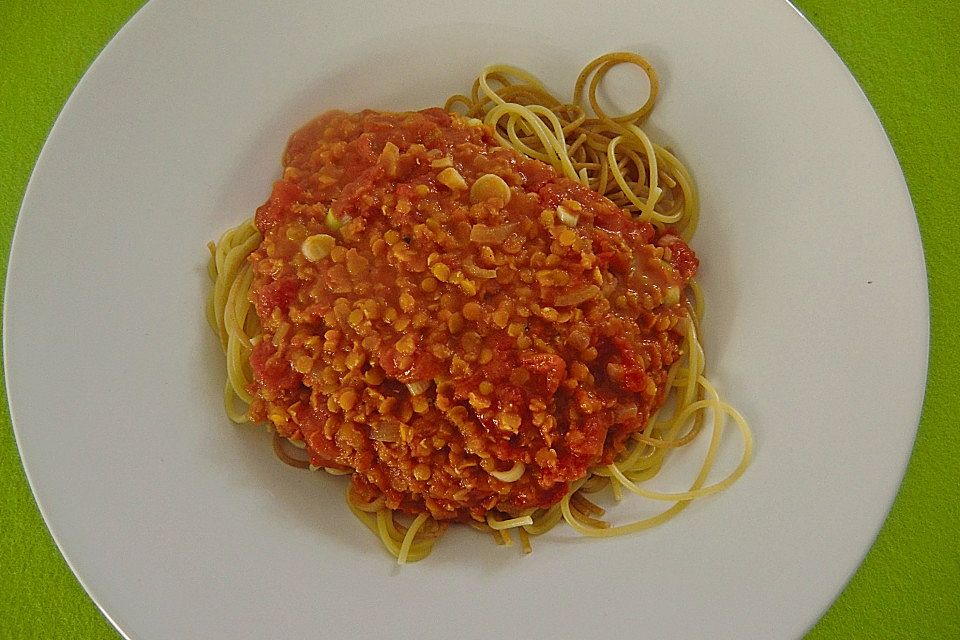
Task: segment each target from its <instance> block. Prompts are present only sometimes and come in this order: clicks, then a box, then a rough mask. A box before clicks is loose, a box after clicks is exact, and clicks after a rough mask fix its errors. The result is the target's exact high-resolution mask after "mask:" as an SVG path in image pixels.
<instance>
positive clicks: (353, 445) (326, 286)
mask: <svg viewBox="0 0 960 640" xmlns="http://www.w3.org/2000/svg"><path fill="white" fill-rule="evenodd" d="M619 64H631V65H634V66H636V67H638V68H639V69H641V70H642V71H643V72H644V73H646V74H647V77H648V81H649V86H650V94H649V97H648V98H647V100H646V101H645V102H644V104H643V105H641V106H640V107H639V108H638V109H636V110H635V111H634V112H632V113H629V114H626V115H624V116H611V115H609V114H607V113H606V112H604V111H603V109H602V107H601V105H600V103H599V100H598V98H597V93H598V90H599V87H600V86H601V85H602V82H603V79H604V77H605V76H606V74H607V73H608V72H609V71H610V69H612V68H613V67H614V66H616V65H619ZM658 90H659V82H658V79H657V76H656V73H655V71H654V70H653V68H652V67H651V66H650V65H649V64H648V63H647V62H646V61H645V60H644V59H643V58H641V57H639V56H636V55H634V54H630V53H614V54H607V55H605V56H601V57H599V58H597V59H596V60H594V61H592V62H591V63H590V64H589V65H587V67H586V68H584V70H583V71H582V72H581V74H580V76H579V78H578V79H577V82H576V84H575V87H574V99H573V101H572V102H571V103H563V102H561V101H560V100H558V99H557V98H556V97H554V96H553V95H552V94H550V93H549V92H548V91H547V89H546V88H545V87H544V86H543V85H542V83H541V82H540V81H539V80H537V79H536V78H535V77H534V76H532V75H530V74H528V73H527V72H525V71H523V70H521V69H517V68H515V67H509V66H506V65H496V66H492V67H488V68H486V69H485V70H484V71H483V73H482V74H481V75H480V76H479V77H478V78H477V79H476V81H475V82H474V85H473V88H472V90H471V92H470V94H469V95H454V96H452V97H451V98H450V99H449V100H448V101H447V103H446V105H445V107H444V111H443V112H441V111H440V110H427V111H424V112H420V113H416V114H377V113H375V112H364V113H363V114H357V115H349V114H342V113H339V112H331V113H329V114H325V115H324V116H321V117H320V118H318V119H317V120H315V121H313V122H312V123H309V124H308V125H306V126H305V127H304V128H303V129H301V130H300V131H298V132H297V133H295V134H294V136H293V137H292V138H291V140H290V143H289V145H288V149H287V152H286V154H285V160H284V164H285V167H286V168H285V170H284V179H283V180H282V181H280V182H278V183H277V184H276V185H275V187H274V192H273V194H272V196H271V198H270V200H268V201H267V203H266V204H264V206H263V207H261V208H260V209H258V211H257V215H256V217H255V219H251V220H248V221H246V222H244V223H242V224H241V225H239V226H237V227H236V228H233V229H230V230H229V231H227V232H226V233H225V234H224V235H223V236H222V237H221V238H220V241H219V242H217V243H216V244H213V243H211V244H210V250H211V254H212V256H211V260H210V276H211V278H212V279H213V281H214V288H213V291H212V293H211V296H210V301H209V304H208V309H207V314H208V319H209V322H210V324H211V326H212V327H213V328H214V330H215V331H216V332H217V334H218V335H219V338H220V342H221V346H222V348H223V350H224V353H225V354H226V359H227V382H226V386H225V391H224V403H225V407H226V412H227V415H228V416H229V417H230V419H231V420H233V421H234V422H237V423H242V422H249V421H253V422H267V423H268V424H269V425H270V426H271V428H272V429H273V430H274V432H275V442H274V447H275V451H276V453H277V455H278V457H280V458H281V460H283V461H284V462H286V463H287V464H292V465H294V466H298V467H310V468H313V469H321V468H322V469H325V470H326V471H328V472H331V473H334V474H350V475H351V477H352V481H351V483H350V486H349V489H348V495H347V502H348V504H349V505H350V508H351V510H352V511H353V513H354V515H356V517H357V518H358V519H359V520H360V521H361V522H363V523H364V524H365V525H366V526H367V528H368V529H370V530H371V532H373V533H374V534H375V535H377V536H378V537H379V538H380V539H381V540H382V542H383V544H384V547H385V548H386V549H387V550H388V551H389V552H390V553H391V554H392V555H394V556H395V557H396V558H397V559H398V562H400V563H404V562H412V561H417V560H420V559H422V558H423V557H425V556H426V555H428V554H429V553H430V551H431V549H432V547H433V544H434V543H435V541H436V540H437V539H438V538H439V537H440V536H441V534H442V533H443V531H444V530H445V528H446V527H447V526H448V524H449V523H450V522H455V521H461V522H468V523H470V524H471V525H472V526H474V527H475V528H478V529H481V530H485V531H488V532H490V533H491V534H492V535H493V536H494V540H495V541H496V542H497V543H498V544H505V545H511V544H512V542H513V540H512V537H511V535H510V532H511V531H517V532H518V535H519V538H520V542H521V545H522V548H523V550H524V551H529V550H530V536H536V535H541V534H543V533H545V532H546V531H549V530H550V529H551V528H552V527H554V526H555V525H556V524H558V523H559V522H560V521H561V520H565V521H566V522H567V523H568V524H569V525H570V526H571V527H572V528H574V529H575V530H576V531H578V532H579V533H581V534H583V535H587V536H593V537H607V536H613V535H620V534H625V533H630V532H634V531H638V530H641V529H645V528H648V527H652V526H655V525H657V524H660V523H663V522H665V521H667V520H669V519H670V518H672V517H674V516H675V515H676V514H677V513H679V512H680V511H682V510H683V509H684V508H686V507H687V506H688V505H689V504H690V502H691V501H692V500H694V499H697V498H700V497H705V496H708V495H712V494H714V493H717V492H718V491H721V490H723V489H724V488H726V487H728V486H729V485H730V484H732V483H733V482H735V481H736V480H737V478H739V477H740V476H741V475H742V474H743V472H744V471H745V470H746V467H747V465H748V464H749V461H750V458H751V455H752V438H751V433H750V430H749V427H748V425H747V423H746V421H745V420H744V419H743V417H742V416H740V414H739V413H738V412H737V411H736V410H735V409H733V408H732V407H731V406H730V405H728V404H727V403H725V402H723V401H722V400H721V399H720V397H719V395H718V393H717V391H716V390H715V389H714V387H713V385H712V384H711V383H710V382H709V380H708V379H707V378H706V377H705V375H704V356H703V350H702V347H701V343H700V339H699V335H700V331H699V329H700V321H701V318H702V312H703V311H702V310H703V298H702V294H701V292H700V289H699V287H698V286H697V284H696V282H695V281H694V280H693V275H694V273H695V271H696V266H697V261H696V258H695V257H694V256H693V253H692V252H691V251H690V250H689V248H687V246H686V241H688V240H689V239H690V238H691V237H692V236H693V234H694V231H695V230H696V225H697V209H698V201H697V195H696V190H695V188H694V186H693V182H692V180H691V179H690V175H689V173H688V172H687V170H686V168H685V167H684V166H683V165H682V164H681V163H680V161H679V160H678V159H677V158H676V157H675V156H674V155H673V154H672V153H670V152H669V151H668V150H667V149H665V148H663V147H660V146H658V145H656V144H654V143H653V142H651V141H650V139H649V138H648V137H647V135H646V134H645V133H644V132H643V130H642V129H641V128H640V126H639V125H640V124H642V122H643V121H644V120H645V119H646V117H647V116H648V115H649V113H650V111H651V110H652V108H653V105H654V102H655V100H656V96H657V92H658ZM584 96H586V99H585V101H584ZM588 106H589V109H590V114H589V115H588V112H587V109H588ZM448 114H450V115H448ZM480 121H482V123H483V124H482V125H481V122H480ZM351 172H352V173H351ZM597 194H600V196H603V197H602V198H601V197H600V196H598V195H597ZM374 210H376V213H371V211H374ZM623 211H626V212H628V214H630V217H627V216H625V215H624V214H623V213H622V212H623ZM684 292H685V295H684ZM431 305H432V306H431ZM428 310H429V311H430V313H428ZM243 405H246V407H248V408H247V409H241V408H240V406H243ZM727 417H729V418H732V420H733V421H734V423H735V425H736V426H737V428H738V430H739V433H740V435H741V437H742V438H743V441H744V444H743V452H742V455H741V460H740V462H739V464H738V465H737V466H736V467H735V469H734V470H733V471H731V472H730V473H729V474H728V475H727V476H726V477H725V478H724V479H722V480H720V481H717V482H713V483H708V476H709V474H710V472H711V471H712V469H713V466H714V463H715V460H716V457H717V451H718V447H719V444H720V441H721V438H722V435H723V433H724V430H725V421H726V418H727ZM708 422H709V424H710V432H711V435H710V442H709V445H708V447H707V452H706V455H705V458H704V460H703V463H702V465H701V468H700V471H699V472H698V474H697V475H696V477H695V478H694V479H693V481H692V483H691V484H690V486H689V488H688V489H687V490H685V491H679V492H673V493H665V492H658V491H651V490H649V489H646V488H644V487H643V486H642V484H643V483H644V482H645V481H647V480H649V479H650V478H652V477H654V476H656V475H657V474H658V473H659V471H660V469H661V468H662V466H663V465H664V463H665V461H666V458H667V456H668V455H669V453H670V452H671V451H673V450H675V449H677V448H679V447H683V446H686V445H688V444H690V443H691V442H693V441H694V440H695V439H696V438H697V436H698V435H699V434H700V432H701V431H702V430H703V429H704V427H705V426H706V424H707V423H708ZM289 443H292V445H293V446H295V447H297V448H299V449H302V450H304V452H305V455H306V456H307V457H304V456H302V455H295V454H297V453H298V452H297V451H294V450H287V449H285V447H286V446H288V444H289ZM607 488H609V489H610V490H611V491H612V494H613V496H614V498H615V499H616V500H619V499H620V497H621V496H622V494H623V492H624V491H626V492H629V493H635V494H637V495H639V496H641V497H644V498H647V499H649V500H655V501H664V502H672V503H674V504H673V505H672V506H670V507H669V508H668V509H666V510H665V511H663V512H661V513H659V514H658V515H656V516H653V517H650V518H646V519H644V520H640V521H638V522H633V523H630V524H624V525H617V526H612V525H610V524H609V523H608V522H607V521H605V520H603V519H602V518H603V517H604V515H605V512H604V510H603V509H602V508H601V507H599V506H598V505H596V504H595V503H594V502H592V501H591V500H589V499H588V498H587V495H590V494H594V493H597V492H599V491H602V490H605V489H607ZM404 522H407V523H408V524H404Z"/></svg>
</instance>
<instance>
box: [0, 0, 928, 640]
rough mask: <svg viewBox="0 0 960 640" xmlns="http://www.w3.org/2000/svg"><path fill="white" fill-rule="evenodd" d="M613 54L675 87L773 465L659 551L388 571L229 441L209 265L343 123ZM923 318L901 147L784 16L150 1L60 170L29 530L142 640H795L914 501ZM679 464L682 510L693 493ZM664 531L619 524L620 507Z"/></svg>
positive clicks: (22, 346) (36, 293)
mask: <svg viewBox="0 0 960 640" xmlns="http://www.w3.org/2000/svg"><path fill="white" fill-rule="evenodd" d="M620 49H628V50H634V51H637V52H640V53H642V54H643V55H645V56H647V57H648V58H649V59H650V60H651V61H652V62H653V64H654V65H655V66H656V68H657V70H658V71H659V72H660V76H661V80H662V94H661V100H660V101H659V103H658V105H657V108H656V110H655V111H654V115H653V117H652V120H651V121H650V123H649V127H648V129H649V132H650V133H651V135H652V137H653V138H654V139H656V140H659V141H661V142H663V143H666V144H669V145H670V146H671V147H672V148H673V149H674V150H675V151H676V152H677V153H678V154H679V155H680V156H681V157H682V158H683V159H684V160H685V162H686V163H687V164H688V166H689V167H690V168H691V171H692V172H693V175H694V177H695V178H696V180H697V182H698V185H699V188H700V191H701V194H702V197H703V211H702V217H703V222H702V225H701V228H700V231H699V233H698V234H697V236H696V237H695V238H694V241H693V245H694V247H695V249H696V250H697V251H698V252H699V255H700V258H701V260H702V265H703V266H702V272H701V283H702V285H703V288H704V291H705V292H706V296H707V305H708V306H707V317H706V331H705V344H706V347H707V349H708V366H709V370H710V374H711V377H712V378H713V379H714V380H715V382H716V383H717V384H718V385H719V387H720V389H721V390H722V392H723V393H724V395H725V396H726V398H727V399H728V400H730V401H731V402H732V403H733V404H734V405H735V406H737V407H739V408H740V409H741V411H742V412H743V413H744V414H745V415H746V416H747V417H748V418H749V419H750V421H751V423H752V425H753V427H754V429H755V431H756V438H757V445H758V446H757V451H756V458H755V462H754V464H753V465H752V467H751V468H750V469H749V470H748V472H747V474H746V475H745V476H744V477H743V478H742V479H741V480H740V481H739V482H738V483H737V484H736V485H734V486H733V487H732V488H731V489H730V490H728V491H726V492H724V493H722V494H719V495H717V496H714V497H711V498H709V499H706V500H702V501H698V502H696V503H694V504H693V505H692V506H691V508H689V509H688V510H687V511H686V512H684V513H683V514H682V515H681V516H680V517H678V518H676V519H675V520H673V521H671V522H670V523H668V524H667V525H665V526H662V527H659V528H656V529H654V530H651V531H647V532H643V533H640V534H637V535H633V536H628V537H622V538H617V539H612V540H603V541H595V540H584V539H580V538H577V537H576V536H574V535H572V534H571V533H570V532H569V531H568V530H566V529H564V528H558V529H556V530H554V531H553V532H551V533H550V534H549V535H547V536H544V537H543V538H538V539H537V540H536V541H535V549H534V553H533V554H532V555H530V556H526V557H523V556H521V555H520V553H519V551H518V550H517V548H516V547H514V548H512V549H504V548H500V547H497V546H495V545H493V544H492V542H491V541H490V538H489V537H488V536H480V535H477V534H476V533H475V532H473V531H472V530H468V529H467V530H457V531H454V532H452V533H451V534H449V535H448V536H447V537H445V538H444V539H443V540H442V541H441V543H440V544H438V546H437V548H436V550H435V552H434V554H433V555H432V556H431V557H430V558H429V559H427V560H426V561H424V562H421V563H419V564H416V565H412V566H407V567H403V568H402V569H399V568H398V567H397V566H396V565H395V564H393V563H392V562H391V561H390V558H389V557H388V556H387V555H386V554H385V553H384V552H383V551H382V550H381V549H380V546H379V545H380V543H379V541H378V540H376V539H374V538H373V537H372V536H370V535H369V534H368V533H367V531H366V530H365V529H363V527H362V526H361V525H360V524H359V523H358V522H357V521H356V520H354V518H353V517H352V516H351V515H350V513H349V512H348V510H347V508H346V506H345V504H344V497H343V492H344V482H343V480H342V479H337V478H331V477H326V476H324V475H322V474H309V473H304V472H300V471H297V470H294V469H289V468H286V467H284V466H283V465H281V464H279V463H278V462H277V461H276V460H275V459H274V458H273V455H272V453H271V452H270V446H269V439H268V437H267V435H266V434H265V433H264V432H263V430H261V429H254V428H252V427H246V428H243V427H235V426H232V425H231V424H229V423H228V421H227V420H226V418H225V417H224V415H223V410H222V407H221V389H222V384H223V377H224V373H223V366H222V357H221V355H220V353H219V350H218V346H217V343H216V341H215V339H214V338H213V336H212V334H211V332H210V331H209V329H208V327H207V326H206V323H205V320H204V313H203V305H204V300H205V296H206V293H207V291H208V288H209V282H208V280H207V275H206V267H205V264H206V258H207V249H206V246H205V245H206V243H207V241H208V240H210V239H213V238H215V237H217V236H218V235H219V233H220V232H221V231H222V230H223V229H225V228H226V227H227V226H230V225H233V224H235V223H236V222H237V221H239V220H241V219H243V218H244V217H246V216H249V215H250V214H251V212H252V211H253V210H254V208H255V207H256V206H257V205H258V204H260V203H261V202H262V201H263V200H264V199H265V197H266V196H267V194H268V192H269V187H270V183H271V181H272V180H273V179H274V178H275V177H276V176H277V175H278V172H279V158H280V153H281V150H282V148H283V146H284V143H285V141H286V138H287V136H288V135H289V134H290V133H291V132H292V131H293V130H294V129H295V128H296V127H297V126H298V125H300V124H302V123H303V122H305V121H306V120H307V119H309V118H310V117H311V116H313V115H315V114H317V113H319V112H321V111H323V110H325V109H329V108H333V107H339V108H344V109H348V110H353V109H360V108H363V107H371V108H378V109H390V110H401V109H412V108H419V107H425V106H429V105H434V104H437V103H442V100H443V98H444V97H445V96H446V95H448V94H450V93H453V92H459V91H463V90H464V89H466V88H467V87H468V86H469V83H470V82H471V81H472V79H473V77H474V75H475V74H476V73H477V72H478V71H479V69H480V68H481V67H482V66H483V65H485V64H488V63H493V62H509V63H512V64H516V65H519V66H522V67H525V68H527V69H530V70H532V71H535V72H537V73H538V74H540V75H541V77H542V78H543V79H544V80H545V81H546V82H547V84H548V85H549V86H551V87H553V88H554V89H555V90H556V91H558V92H567V91H569V88H570V87H571V86H572V83H573V80H574V78H575V76H576V73H577V71H578V70H579V69H580V68H581V67H582V65H583V64H585V63H586V62H587V61H588V60H590V59H591V58H592V57H594V56H595V55H598V54H600V53H603V52H606V51H611V50H620ZM613 93H614V94H616V93H617V92H616V90H614V92H613ZM612 98H613V99H617V96H616V95H613V96H612ZM927 319H928V307H927V295H926V279H925V276H924V265H923V259H922V253H921V246H920V240H919V234H918V230H917V224H916V220H915V217H914V213H913V209H912V206H911V202H910V198H909V195H908V193H907V189H906V187H905V185H904V181H903V178H902V175H901V173H900V170H899V167H898V166H897V162H896V160H895V158H894V155H893V153H892V151H891V149H890V146H889V144H888V142H887V139H886V137H885V135H884V132H883V130H882V128H881V126H880V124H879V123H878V121H877V119H876V118H875V116H874V114H873V112H872V111H871V109H870V106H869V104H868V103H867V101H866V100H865V98H864V96H863V95H862V93H861V92H860V90H859V88H858V87H857V85H856V83H855V82H854V80H853V79H852V78H851V76H850V75H849V73H848V72H847V70H846V69H845V68H844V66H843V64H842V63H841V62H840V60H839V59H838V58H837V57H836V55H835V54H834V53H833V52H832V51H831V50H830V48H829V47H828V46H827V45H826V43H824V41H823V40H822V39H821V38H820V37H819V36H818V34H817V33H816V32H815V31H814V29H812V28H811V27H810V25H809V24H807V23H806V22H805V21H804V20H803V18H802V17H801V16H800V15H799V14H797V13H796V12H795V11H794V9H793V8H792V7H791V6H789V5H788V4H786V3H783V2H776V1H772V0H766V1H761V0H752V1H751V0H743V1H740V2H735V3H723V5H722V6H721V5H714V4H712V3H701V2H693V1H691V2H684V3H654V2H607V3H601V4H600V5H599V6H596V5H594V4H593V3H581V2H574V1H572V0H567V1H561V2H557V1H551V2H547V1H546V0H542V1H536V2H528V3H513V4H510V5H509V7H508V6H507V5H504V6H502V7H498V6H496V5H484V6H483V7H482V10H481V8H478V7H477V6H476V5H470V4H465V3H445V4H439V5H434V4H427V3H424V4H423V5H415V4H413V3H396V5H394V4H389V5H386V4H385V5H384V6H381V7H379V8H378V9H371V8H370V7H369V6H368V5H367V4H365V3H350V2H314V1H312V0H301V1H294V2H290V3H286V4H284V6H283V7H282V9H281V8H278V7H276V6H273V5H271V4H269V3H259V2H252V1H250V2H236V1H235V0H229V1H226V0H223V1H211V2H203V3H194V2H176V1H159V0H156V1H154V2H152V3H150V4H149V5H148V6H146V7H145V8H144V9H143V10H141V11H140V13H138V14H137V16H136V17H135V18H134V19H133V20H132V21H131V22H130V23H129V24H128V25H127V26H126V27H124V29H123V30H122V31H121V33H120V34H119V35H118V36H117V37H116V38H115V39H114V41H113V42H112V43H111V44H110V45H109V46H108V47H107V49H106V50H105V51H104V53H103V54H102V55H101V56H100V58H99V59H98V60H97V62H96V63H95V64H94V65H93V66H92V67H91V69H90V70H89V72H88V73H87V74H86V76H85V77H84V79H83V80H82V82H81V83H80V85H79V86H78V87H77V89H76V91H75V92H74V94H73V96H72V97H71V98H70V100H69V102H68V103H67V105H66V107H65V108H64V110H63V113H62V114H61V115H60V118H59V119H58V121H57V123H56V126H55V127H54V129H53V131H52V132H51V134H50V138H49V140H48V141H47V144H46V146H45V147H44V150H43V152H42V154H41V156H40V159H39V161H38V163H37V167H36V169H35V172H34V175H33V178H32V180H31V182H30V185H29V188H28V190H27V194H26V197H25V198H24V202H23V208H22V211H21V214H20V219H19V221H18V224H17V229H16V235H15V239H14V243H13V247H12V251H11V258H10V269H9V276H8V283H7V290H6V305H5V317H4V323H5V331H4V353H5V357H6V371H7V376H8V388H9V396H10V404H11V411H12V416H13V421H14V427H15V431H16V437H17V442H18V444H19V447H20V452H21V455H22V458H23V463H24V466H25V468H26V471H27V475H28V477H29V480H30V483H31V486H32V488H33V491H34V493H35V495H36V498H37V502H38V503H39V505H40V509H41V511H42V512H43V515H44V518H45V519H46V522H47V524H48V526H49V527H50V530H51V532H52V533H53V536H54V538H55V539H56V541H57V544H58V545H59V546H60V548H61V550H62V551H63V554H64V556H65V557H66V558H67V561H68V562H69V563H70V565H71V567H72V568H73V570H74V571H75V572H76V574H77V576H78V577H79V579H80V581H81V582H82V583H83V585H84V587H85V588H86V589H87V591H88V592H89V593H90V594H91V596H92V597H93V599H94V600H95V601H96V602H97V604H98V605H99V606H100V607H101V608H102V609H103V611H104V612H105V613H106V615H107V616H108V617H109V618H110V619H111V620H112V621H113V623H114V624H115V625H116V626H117V627H118V628H119V629H120V630H121V633H123V634H125V635H126V636H128V637H130V638H176V637H204V638H228V637H229V638H236V637H251V638H253V637H274V636H279V635H286V636H291V637H305V636H308V635H316V634H317V633H322V634H323V635H324V637H341V636H352V637H372V636H374V634H384V633H389V634H391V637H414V636H416V637H418V638H441V637H449V635H450V634H451V633H455V634H456V635H457V636H458V637H496V636H498V635H503V634H510V635H511V637H534V636H536V637H601V636H602V637H608V638H628V637H629V638H634V637H671V638H683V637H716V638H782V637H795V636H798V635H800V634H801V633H802V632H803V631H804V630H805V629H807V628H808V627H809V626H810V625H812V624H813V623H814V622H815V621H816V619H817V618H818V616H819V615H820V614H821V613H822V612H823V611H824V610H825V609H826V608H827V606H828V605H829V604H830V602H831V601H832V600H833V598H834V597H835V596H836V595H837V593H838V592H839V591H840V589H841V588H842V587H843V585H844V584H845V582H846V581H847V579H848V578H849V577H850V575H851V574H852V573H853V571H854V570H855V569H856V567H857V565H858V564H859V563H860V561H861V559H862V557H863V555H864V553H865V552H866V551H867V549H868V548H869V546H870V544H871V542H872V540H873V538H874V536H875V534H876V532H877V530H878V528H879V527H880V525H881V523H882V521H883V519H884V516H885V514H886V511H887V509H888V507H889V505H890V503H891V501H892V499H893V497H894V495H895V493H896V489H897V486H898V484H899V481H900V478H901V475H902V473H903V470H904V467H905V464H906V461H907V459H908V457H909V453H910V447H911V443H912V440H913V436H914V433H915V429H916V425H917V420H918V416H919V411H920V403H921V398H922V395H923V388H924V377H925V372H926V355H927V338H928V333H927V324H928V323H927ZM732 431H733V430H731V432H732ZM737 447H738V444H737V442H736V440H735V439H734V438H733V437H731V438H730V439H729V442H726V443H725V444H724V460H723V461H722V462H723V464H725V465H729V464H730V463H731V462H732V460H733V459H734V458H735V457H736V454H737ZM685 455H689V454H685ZM686 462H691V460H684V459H683V458H680V459H678V460H677V462H676V464H671V465H669V466H668V467H669V468H668V473H666V474H665V477H664V478H663V479H662V480H660V486H663V487H671V488H680V487H682V486H683V484H682V482H683V479H682V477H681V472H682V471H683V468H684V467H685V466H686ZM650 510H651V507H650V506H649V505H646V504H640V503H637V502H634V501H630V500H626V501H625V502H624V504H623V505H622V510H618V511H616V512H615V516H614V517H616V518H618V519H623V520H625V519H626V518H629V517H632V516H636V515H642V514H644V513H648V512H650Z"/></svg>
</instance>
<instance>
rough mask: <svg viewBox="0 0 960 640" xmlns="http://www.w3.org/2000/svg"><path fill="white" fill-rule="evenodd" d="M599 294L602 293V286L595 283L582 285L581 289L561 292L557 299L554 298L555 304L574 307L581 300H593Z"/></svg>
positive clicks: (556, 305)
mask: <svg viewBox="0 0 960 640" xmlns="http://www.w3.org/2000/svg"><path fill="white" fill-rule="evenodd" d="M598 295H600V287H598V286H597V285H595V284H589V285H586V286H584V287H580V288H579V289H574V290H573V291H568V292H566V293H561V294H560V295H559V296H557V299H556V300H554V302H553V306H555V307H573V306H576V305H578V304H580V303H581V302H586V301H587V300H592V299H593V298H596V297H597V296H598Z"/></svg>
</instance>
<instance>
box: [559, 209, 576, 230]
mask: <svg viewBox="0 0 960 640" xmlns="http://www.w3.org/2000/svg"><path fill="white" fill-rule="evenodd" d="M557 217H559V218H560V222H562V223H563V224H565V225H567V226H568V227H575V226H577V220H579V219H580V216H579V215H578V214H575V213H574V212H572V211H570V209H567V208H566V207H565V206H563V205H560V206H559V207H557Z"/></svg>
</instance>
